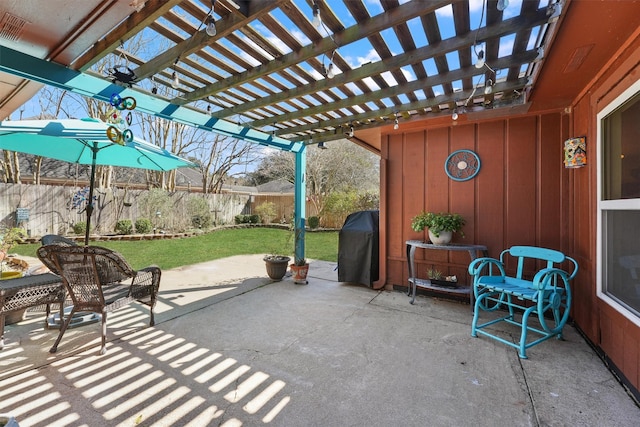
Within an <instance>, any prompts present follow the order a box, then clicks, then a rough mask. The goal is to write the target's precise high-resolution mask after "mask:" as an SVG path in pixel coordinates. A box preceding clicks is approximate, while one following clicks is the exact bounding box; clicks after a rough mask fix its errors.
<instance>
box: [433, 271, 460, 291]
mask: <svg viewBox="0 0 640 427" xmlns="http://www.w3.org/2000/svg"><path fill="white" fill-rule="evenodd" d="M427 277H429V281H430V282H431V284H432V285H438V286H446V287H456V286H457V284H458V278H457V277H456V276H445V275H444V274H442V272H441V271H440V270H437V269H435V268H430V269H428V270H427Z"/></svg>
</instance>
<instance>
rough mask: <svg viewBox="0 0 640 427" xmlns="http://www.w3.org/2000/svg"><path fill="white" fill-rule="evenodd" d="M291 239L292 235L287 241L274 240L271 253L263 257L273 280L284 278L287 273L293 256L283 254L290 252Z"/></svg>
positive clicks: (268, 273)
mask: <svg viewBox="0 0 640 427" xmlns="http://www.w3.org/2000/svg"><path fill="white" fill-rule="evenodd" d="M290 241H291V237H287V238H286V241H281V242H278V241H276V242H274V246H273V247H272V248H271V253H270V254H269V255H265V256H264V258H263V260H264V263H265V266H266V268H267V275H268V276H269V278H270V279H272V280H282V278H283V277H284V275H285V274H287V267H289V261H291V257H289V256H287V255H282V254H283V253H287V252H288V250H289V249H288V248H289V245H290Z"/></svg>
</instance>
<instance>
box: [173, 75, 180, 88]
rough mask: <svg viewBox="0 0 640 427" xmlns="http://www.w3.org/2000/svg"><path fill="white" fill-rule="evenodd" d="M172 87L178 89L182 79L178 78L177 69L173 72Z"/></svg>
mask: <svg viewBox="0 0 640 427" xmlns="http://www.w3.org/2000/svg"><path fill="white" fill-rule="evenodd" d="M171 79H172V80H171V87H172V88H174V89H178V88H179V87H180V79H179V78H178V73H176V72H175V71H174V72H173V73H172V74H171Z"/></svg>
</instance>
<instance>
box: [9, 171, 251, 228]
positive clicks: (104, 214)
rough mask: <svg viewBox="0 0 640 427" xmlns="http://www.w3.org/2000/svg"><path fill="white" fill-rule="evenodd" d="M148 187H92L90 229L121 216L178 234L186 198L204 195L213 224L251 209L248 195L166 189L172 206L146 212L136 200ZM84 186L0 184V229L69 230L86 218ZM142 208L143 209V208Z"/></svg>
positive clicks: (186, 219) (187, 224)
mask: <svg viewBox="0 0 640 427" xmlns="http://www.w3.org/2000/svg"><path fill="white" fill-rule="evenodd" d="M145 192H147V190H131V189H127V190H126V191H125V190H124V189H121V188H109V189H104V188H102V189H96V191H95V195H94V213H93V216H92V220H91V228H92V230H93V231H94V232H95V233H99V234H111V233H113V232H114V228H115V224H116V222H117V221H118V220H121V219H130V220H131V221H132V222H135V221H136V220H137V219H139V218H142V217H145V218H148V219H149V220H150V221H151V222H152V223H153V226H154V228H156V230H157V231H159V230H169V231H171V232H179V231H184V230H188V229H190V228H192V223H191V217H192V215H191V214H190V212H188V206H189V204H188V200H189V198H192V197H197V198H205V199H206V200H207V203H208V205H209V207H210V212H211V216H212V219H213V222H214V223H215V224H216V225H222V224H233V222H234V217H235V216H236V215H238V214H241V213H246V212H247V211H250V209H251V208H250V195H248V194H237V193H230V194H202V193H190V192H187V191H176V192H173V193H169V197H170V199H171V205H170V206H165V207H164V208H162V210H158V211H155V212H149V206H142V205H141V203H140V201H141V199H142V197H141V196H142V195H143V194H144V193H145ZM84 206H86V188H83V187H77V186H55V185H30V184H4V183H0V227H2V228H6V227H15V226H19V227H22V228H24V229H25V230H27V233H28V234H29V235H30V236H43V235H45V234H50V233H53V234H63V235H64V234H71V233H72V229H73V225H74V224H76V223H78V222H80V221H86V212H85V211H84ZM145 211H146V212H145Z"/></svg>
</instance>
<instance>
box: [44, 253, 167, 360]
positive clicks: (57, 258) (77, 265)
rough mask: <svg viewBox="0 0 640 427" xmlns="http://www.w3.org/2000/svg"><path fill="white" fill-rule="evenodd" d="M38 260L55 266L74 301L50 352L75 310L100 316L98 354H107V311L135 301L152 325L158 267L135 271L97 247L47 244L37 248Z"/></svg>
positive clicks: (56, 346) (116, 256) (54, 348)
mask: <svg viewBox="0 0 640 427" xmlns="http://www.w3.org/2000/svg"><path fill="white" fill-rule="evenodd" d="M38 257H39V258H40V260H41V261H42V262H43V263H44V264H45V265H51V264H52V265H54V266H55V270H56V271H57V272H59V274H60V276H62V279H63V281H64V284H65V288H66V290H67V293H68V294H69V295H70V296H71V299H72V301H73V309H72V311H71V312H70V313H69V315H68V316H67V317H66V318H65V319H64V322H63V323H62V326H61V327H60V333H59V334H58V338H57V339H56V342H55V343H54V344H53V347H51V350H49V352H50V353H55V352H56V351H57V349H58V344H59V343H60V340H61V339H62V335H64V332H65V331H66V329H67V327H68V326H69V323H70V321H71V319H72V317H73V314H74V313H75V312H78V311H88V312H94V313H99V314H101V315H102V347H101V348H100V354H104V353H105V351H106V348H105V344H106V334H107V313H108V312H111V311H114V310H117V309H119V308H121V307H124V306H126V305H129V304H130V303H132V302H134V301H138V302H141V303H143V304H146V305H148V306H149V313H150V321H149V325H150V326H153V325H154V318H153V308H154V306H155V304H156V298H157V295H158V288H159V287H160V268H158V267H156V266H150V267H146V268H143V269H141V270H139V271H135V270H134V269H133V268H131V266H130V265H129V264H128V263H127V262H126V261H125V259H124V258H123V257H122V255H120V254H119V253H117V252H114V251H112V250H110V249H106V248H102V247H99V246H64V245H59V244H53V245H46V246H41V247H40V248H38Z"/></svg>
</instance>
